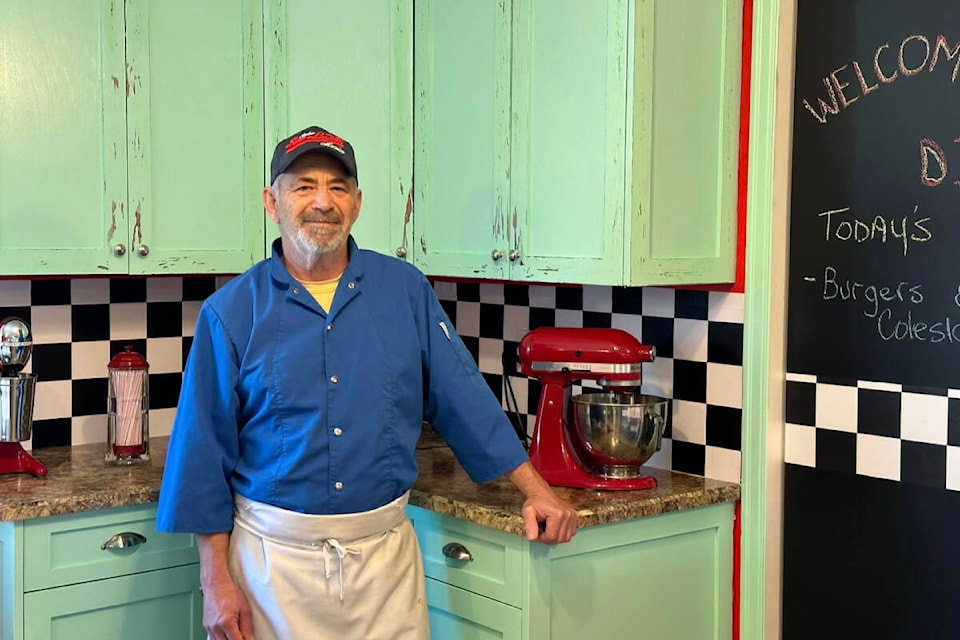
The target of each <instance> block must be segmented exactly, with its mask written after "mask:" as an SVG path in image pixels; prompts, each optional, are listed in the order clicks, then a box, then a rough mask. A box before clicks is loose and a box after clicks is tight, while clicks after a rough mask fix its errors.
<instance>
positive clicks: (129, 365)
mask: <svg viewBox="0 0 960 640" xmlns="http://www.w3.org/2000/svg"><path fill="white" fill-rule="evenodd" d="M149 369H150V365H149V364H148V363H147V361H146V359H144V357H143V356H141V355H140V354H139V353H137V352H135V351H133V348H132V347H130V346H126V347H124V351H123V353H118V354H117V355H115V356H114V357H113V359H112V360H110V363H109V364H108V365H107V373H108V386H107V453H106V456H105V457H104V461H105V462H107V463H111V464H134V463H138V462H144V461H147V460H149V459H150V429H149V421H150V416H149V409H150V391H149V384H148V383H149V380H150V378H149V376H148V375H147V372H148V371H149Z"/></svg>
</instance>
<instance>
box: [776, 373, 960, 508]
mask: <svg viewBox="0 0 960 640" xmlns="http://www.w3.org/2000/svg"><path fill="white" fill-rule="evenodd" d="M785 413H786V423H787V424H786V431H785V433H784V458H785V460H786V462H787V463H789V464H797V465H802V466H806V467H816V468H818V469H828V470H831V471H840V472H842V473H850V474H856V475H862V476H869V477H872V478H882V479H886V480H894V481H898V482H906V483H910V484H916V485H923V486H928V487H933V488H937V489H944V488H945V489H949V490H953V491H960V389H934V388H929V387H922V388H917V387H908V386H904V385H901V384H891V383H886V382H870V381H865V380H836V379H825V378H822V377H818V376H814V375H808V374H799V373H787V388H786V410H785Z"/></svg>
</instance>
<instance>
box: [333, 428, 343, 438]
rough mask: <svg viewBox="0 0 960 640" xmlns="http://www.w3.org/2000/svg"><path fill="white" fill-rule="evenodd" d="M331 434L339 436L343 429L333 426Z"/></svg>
mask: <svg viewBox="0 0 960 640" xmlns="http://www.w3.org/2000/svg"><path fill="white" fill-rule="evenodd" d="M333 435H335V436H337V437H338V438H339V437H340V436H342V435H343V429H341V428H340V427H334V428H333Z"/></svg>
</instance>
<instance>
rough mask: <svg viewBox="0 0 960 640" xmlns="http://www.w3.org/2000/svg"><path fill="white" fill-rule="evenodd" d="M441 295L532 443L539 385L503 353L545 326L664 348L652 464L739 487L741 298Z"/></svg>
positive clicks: (656, 387) (654, 369)
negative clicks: (662, 415) (620, 333)
mask: <svg viewBox="0 0 960 640" xmlns="http://www.w3.org/2000/svg"><path fill="white" fill-rule="evenodd" d="M434 289H435V290H436V291H437V295H438V296H439V298H440V301H441V303H442V304H443V306H444V309H445V310H446V311H447V314H448V315H449V316H450V319H451V320H452V321H453V324H454V326H455V327H456V328H457V332H458V333H459V334H460V336H461V337H462V338H463V340H464V342H465V343H466V345H467V348H469V349H470V351H471V353H473V355H474V357H475V358H476V359H477V362H478V363H479V365H480V370H481V371H482V372H483V374H484V376H485V377H486V379H487V383H488V384H489V385H490V388H491V389H493V390H494V393H495V394H496V395H497V397H498V398H500V401H501V404H502V405H503V407H504V408H505V409H506V410H508V412H509V411H510V410H511V409H512V408H514V406H516V408H517V409H518V412H519V413H520V414H521V420H522V421H523V422H525V425H526V427H527V432H528V433H531V432H532V430H533V425H534V423H535V421H536V411H537V402H538V400H539V394H540V385H539V383H537V382H536V381H535V380H529V379H527V378H526V377H524V376H519V375H513V374H507V375H506V376H505V375H504V370H505V369H504V353H511V354H515V353H516V350H517V345H518V344H519V342H520V339H521V338H522V337H523V335H524V334H525V333H526V332H527V331H529V330H531V329H534V328H536V327H540V326H562V327H581V326H582V327H601V328H603V327H614V328H618V329H623V330H625V331H628V332H630V333H631V334H633V335H634V336H635V337H637V338H638V339H639V340H640V341H641V342H643V343H644V344H649V345H653V346H655V347H656V348H657V358H656V360H655V361H654V362H652V363H649V364H646V365H644V383H643V386H642V387H641V390H642V391H643V392H644V393H649V394H652V395H658V396H663V397H666V398H671V399H672V403H671V411H670V419H669V420H668V425H667V428H666V432H665V438H664V442H663V447H662V449H661V451H660V452H659V453H657V454H656V455H655V456H654V457H653V458H651V459H650V461H649V462H648V463H647V464H648V465H650V466H653V467H659V468H664V469H672V470H674V471H682V472H686V473H693V474H696V475H705V476H707V477H710V478H717V479H721V480H730V481H734V482H739V481H740V452H741V447H740V441H741V407H742V384H741V378H742V375H741V374H742V365H743V294H737V293H721V292H706V291H689V290H674V289H667V288H656V287H646V288H620V287H600V286H586V287H582V288H581V287H554V286H535V285H512V284H506V285H504V284H479V283H462V282H461V283H455V282H443V281H438V282H436V283H434ZM507 360H509V358H508V359H507ZM511 391H512V394H511ZM513 398H515V399H516V403H515V405H514V402H513Z"/></svg>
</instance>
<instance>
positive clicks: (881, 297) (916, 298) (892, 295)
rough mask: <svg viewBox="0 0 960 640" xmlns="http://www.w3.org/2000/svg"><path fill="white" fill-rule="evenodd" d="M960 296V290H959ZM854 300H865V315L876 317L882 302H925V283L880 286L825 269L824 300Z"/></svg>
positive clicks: (959, 294)
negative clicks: (839, 275) (841, 276)
mask: <svg viewBox="0 0 960 640" xmlns="http://www.w3.org/2000/svg"><path fill="white" fill-rule="evenodd" d="M957 295H958V296H960V290H958V294H957ZM838 298H839V299H840V300H853V301H861V300H862V301H864V302H865V303H866V304H865V307H864V310H863V315H865V316H867V317H868V318H876V317H877V316H878V315H879V314H880V313H881V308H880V306H881V303H882V302H893V301H899V302H909V303H910V304H920V303H921V302H923V284H920V283H915V284H911V283H910V282H907V281H900V282H898V283H897V284H896V285H895V286H878V285H876V284H872V283H864V282H857V281H856V280H850V279H849V278H841V279H838V278H837V270H836V269H835V268H834V267H830V266H828V267H826V268H825V269H824V270H823V299H824V300H836V299H838Z"/></svg>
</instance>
